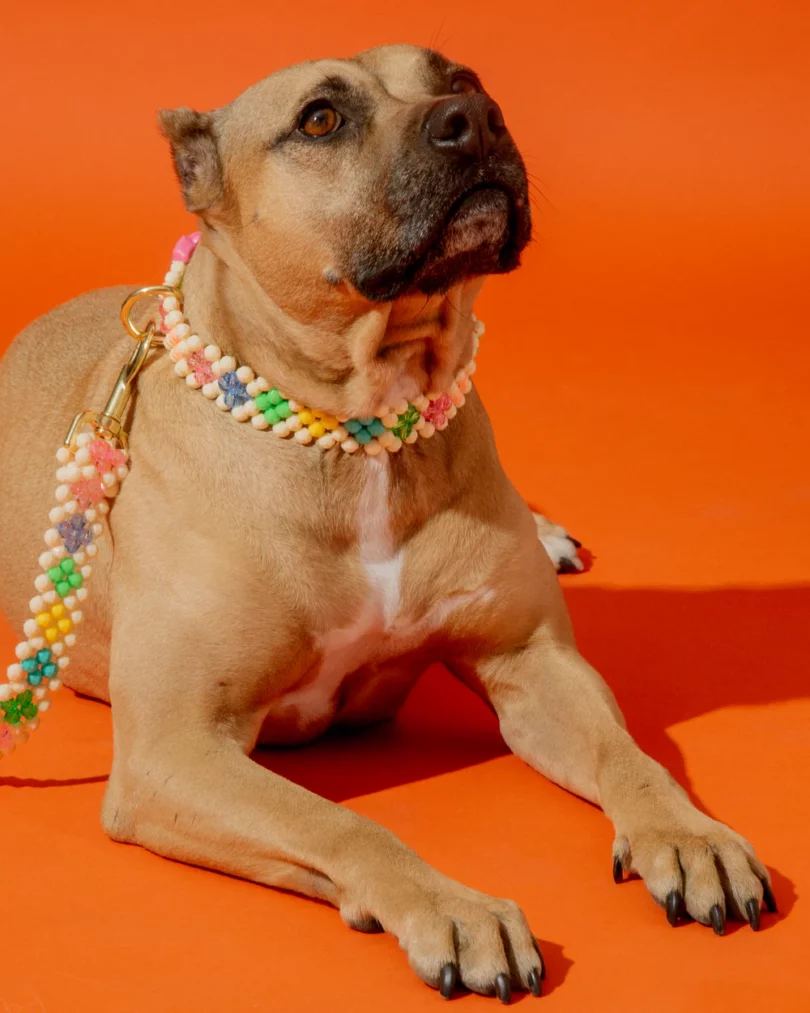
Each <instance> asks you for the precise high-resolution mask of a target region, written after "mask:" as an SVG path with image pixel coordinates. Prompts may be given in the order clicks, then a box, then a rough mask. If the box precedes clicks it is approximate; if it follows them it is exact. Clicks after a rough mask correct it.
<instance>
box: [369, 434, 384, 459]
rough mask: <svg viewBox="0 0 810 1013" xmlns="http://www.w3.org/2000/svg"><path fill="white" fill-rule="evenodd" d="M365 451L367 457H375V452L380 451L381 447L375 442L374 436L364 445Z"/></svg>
mask: <svg viewBox="0 0 810 1013" xmlns="http://www.w3.org/2000/svg"><path fill="white" fill-rule="evenodd" d="M365 451H366V453H367V454H368V456H369V457H376V456H377V454H380V453H382V447H381V446H380V444H379V443H378V442H377V440H376V439H375V438H374V437H372V439H370V440H369V441H368V443H367V444H366V445H365Z"/></svg>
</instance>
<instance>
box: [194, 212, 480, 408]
mask: <svg viewBox="0 0 810 1013" xmlns="http://www.w3.org/2000/svg"><path fill="white" fill-rule="evenodd" d="M480 287H481V280H480V279H473V280H471V281H469V282H466V283H464V284H460V285H457V286H455V287H454V288H453V289H452V290H450V291H449V292H446V293H442V294H441V295H436V296H431V297H427V296H424V295H415V296H408V297H403V298H400V299H398V300H396V301H394V302H390V303H370V302H368V301H367V300H364V299H362V298H361V297H360V296H359V295H357V294H356V293H354V292H353V290H351V289H350V287H349V286H347V285H346V284H345V283H343V282H340V281H338V282H337V284H333V283H332V282H330V281H328V280H326V278H324V280H323V287H322V290H319V291H314V292H312V293H311V295H309V297H308V299H307V300H306V304H307V305H308V307H309V308H308V309H305V310H304V311H302V310H301V309H300V308H299V309H298V310H297V311H296V312H295V313H293V312H291V311H290V310H289V309H288V308H286V307H284V306H282V305H281V304H280V301H278V300H275V299H273V298H272V297H271V296H270V295H269V294H268V293H267V292H266V291H265V289H264V288H263V287H262V286H261V284H260V283H259V281H258V280H257V278H256V277H255V275H254V274H253V272H252V271H251V270H250V269H249V267H248V266H247V265H246V264H245V262H244V261H243V260H242V258H241V257H240V256H239V254H238V253H237V251H236V250H235V249H234V246H233V244H231V243H230V242H229V241H228V240H227V239H226V238H225V237H223V236H222V235H221V234H219V233H213V232H210V231H209V232H207V233H204V238H203V241H202V242H201V243H200V246H199V248H198V250H197V252H196V253H195V255H194V256H193V257H192V259H191V262H190V263H189V266H188V269H187V271H186V275H185V278H184V281H183V289H184V294H185V302H184V306H185V312H186V315H187V316H188V318H189V321H190V322H191V325H192V328H193V329H194V330H195V331H196V332H197V333H199V335H200V337H201V338H202V339H203V341H205V342H206V343H209V342H211V343H215V344H217V345H219V346H220V347H221V348H222V350H223V353H227V354H230V355H234V356H235V357H236V358H237V360H238V361H240V362H244V363H249V364H250V366H252V368H253V369H254V370H255V371H256V372H257V373H260V374H261V375H262V376H264V377H266V378H267V379H268V380H269V381H270V382H271V383H272V384H273V385H274V386H276V387H278V388H279V389H282V390H284V391H285V393H287V394H288V395H289V396H292V397H295V398H296V400H299V401H301V402H303V403H306V404H309V405H313V406H314V407H317V408H319V409H322V410H324V411H328V412H330V413H332V414H334V415H337V416H339V417H349V416H363V415H370V414H373V413H374V412H375V410H376V408H377V406H378V405H380V404H386V403H393V402H395V401H397V400H399V399H401V398H405V399H411V398H414V397H416V396H418V395H419V394H430V393H431V392H433V391H444V390H446V389H448V387H449V386H450V385H451V383H452V382H453V377H454V375H455V373H456V372H457V370H458V369H459V368H460V366H461V365H463V364H464V363H466V362H467V361H468V360H469V359H470V357H471V354H472V346H473V336H472V332H473V324H474V320H473V316H472V306H473V301H474V299H475V296H476V295H477V293H478V291H479V290H480Z"/></svg>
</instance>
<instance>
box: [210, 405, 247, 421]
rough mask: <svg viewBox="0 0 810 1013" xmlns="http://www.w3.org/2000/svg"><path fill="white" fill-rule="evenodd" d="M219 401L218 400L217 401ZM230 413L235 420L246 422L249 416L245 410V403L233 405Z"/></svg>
mask: <svg viewBox="0 0 810 1013" xmlns="http://www.w3.org/2000/svg"><path fill="white" fill-rule="evenodd" d="M217 403H219V402H217ZM231 415H233V417H234V418H235V419H236V421H237V422H247V420H248V419H249V418H250V414H249V412H248V410H247V405H246V404H238V405H234V406H233V408H232V409H231Z"/></svg>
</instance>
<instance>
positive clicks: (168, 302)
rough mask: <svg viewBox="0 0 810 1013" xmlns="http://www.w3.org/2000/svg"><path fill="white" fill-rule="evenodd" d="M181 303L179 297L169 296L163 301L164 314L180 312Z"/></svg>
mask: <svg viewBox="0 0 810 1013" xmlns="http://www.w3.org/2000/svg"><path fill="white" fill-rule="evenodd" d="M179 309H180V303H179V302H178V301H177V296H173V295H167V296H166V298H165V299H164V300H163V312H164V313H171V312H172V310H179Z"/></svg>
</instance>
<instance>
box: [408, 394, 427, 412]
mask: <svg viewBox="0 0 810 1013" xmlns="http://www.w3.org/2000/svg"><path fill="white" fill-rule="evenodd" d="M411 404H412V405H413V406H414V408H416V409H418V410H419V411H420V412H423V411H424V410H425V409H426V408H427V406H428V405H429V404H430V401H428V399H427V398H426V397H425V395H424V394H420V395H419V397H415V398H414V399H413V401H411Z"/></svg>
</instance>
